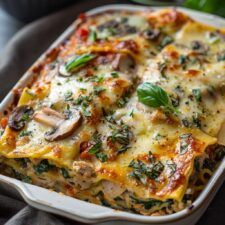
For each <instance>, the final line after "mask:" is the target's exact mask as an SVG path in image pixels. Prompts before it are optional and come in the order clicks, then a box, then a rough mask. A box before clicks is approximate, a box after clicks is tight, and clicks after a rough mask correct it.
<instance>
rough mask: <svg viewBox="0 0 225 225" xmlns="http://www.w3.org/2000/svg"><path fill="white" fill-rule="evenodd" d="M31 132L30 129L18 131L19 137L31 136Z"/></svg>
mask: <svg viewBox="0 0 225 225" xmlns="http://www.w3.org/2000/svg"><path fill="white" fill-rule="evenodd" d="M32 133H33V132H32V131H26V130H23V131H21V132H20V134H19V137H25V136H33V135H32Z"/></svg>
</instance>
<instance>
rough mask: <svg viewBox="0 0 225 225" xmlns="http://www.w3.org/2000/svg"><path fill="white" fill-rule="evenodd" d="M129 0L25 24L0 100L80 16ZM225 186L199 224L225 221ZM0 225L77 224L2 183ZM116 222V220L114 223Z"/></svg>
mask: <svg viewBox="0 0 225 225" xmlns="http://www.w3.org/2000/svg"><path fill="white" fill-rule="evenodd" d="M118 2H119V3H127V2H129V1H113V0H111V1H110V0H107V1H106V0H98V1H91V0H89V1H87V0H83V1H81V2H78V3H76V5H74V6H72V7H70V8H68V9H65V10H63V11H61V12H58V13H55V14H53V15H50V16H48V17H45V18H42V19H40V20H38V21H36V22H33V23H31V24H29V25H27V26H26V27H24V28H23V29H22V30H21V31H20V32H19V33H17V34H16V35H15V36H14V37H13V38H12V39H11V41H9V43H8V45H7V46H6V47H5V50H4V51H3V52H2V53H1V54H0V101H1V100H2V99H3V97H4V96H5V95H6V94H7V93H8V91H9V90H10V89H11V88H12V87H13V85H14V84H15V83H16V82H17V80H18V79H19V78H20V77H21V75H22V74H23V73H24V72H25V71H26V70H27V69H28V68H29V66H30V65H31V64H32V63H33V62H34V61H35V60H36V59H37V58H38V56H39V55H40V54H41V53H42V52H44V50H45V49H47V48H48V46H49V45H50V44H51V43H52V42H53V41H54V40H55V39H56V38H57V36H58V35H59V34H60V33H62V32H63V30H65V28H66V27H67V26H68V25H69V24H71V23H72V22H73V21H74V19H75V17H76V15H77V14H78V13H80V12H81V11H86V10H88V9H90V8H94V7H96V6H98V5H103V4H106V3H118ZM224 199H225V185H223V187H222V188H221V190H220V191H219V193H218V194H217V196H216V198H215V199H214V200H213V202H212V204H211V205H210V207H209V208H208V210H207V212H206V213H205V214H204V216H203V217H202V219H201V220H200V222H198V225H212V224H218V225H220V224H224V220H225V214H224V209H225V201H224ZM0 224H6V225H53V224H54V225H70V224H77V225H81V223H79V222H74V221H71V220H69V219H66V218H62V217H59V216H56V215H52V214H50V213H46V212H43V211H41V210H37V209H34V208H32V207H30V206H28V205H27V204H26V203H25V202H24V201H23V200H22V198H21V197H20V196H19V195H18V194H15V193H14V192H12V191H10V189H9V188H2V185H0ZM111 224H113V222H112V223H111Z"/></svg>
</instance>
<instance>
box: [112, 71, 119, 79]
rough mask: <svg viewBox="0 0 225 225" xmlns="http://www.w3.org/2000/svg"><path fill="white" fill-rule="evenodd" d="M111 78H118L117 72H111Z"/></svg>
mask: <svg viewBox="0 0 225 225" xmlns="http://www.w3.org/2000/svg"><path fill="white" fill-rule="evenodd" d="M111 76H112V77H113V78H117V77H119V74H118V73H117V72H112V73H111Z"/></svg>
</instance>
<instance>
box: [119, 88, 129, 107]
mask: <svg viewBox="0 0 225 225" xmlns="http://www.w3.org/2000/svg"><path fill="white" fill-rule="evenodd" d="M129 97H130V92H126V93H124V95H123V96H122V97H121V98H120V99H119V100H118V101H117V106H118V107H120V108H122V107H124V106H125V105H126V104H127V102H128V101H129Z"/></svg>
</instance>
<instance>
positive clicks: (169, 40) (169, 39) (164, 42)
mask: <svg viewBox="0 0 225 225" xmlns="http://www.w3.org/2000/svg"><path fill="white" fill-rule="evenodd" d="M172 42H173V38H172V37H170V36H166V37H164V38H163V39H162V41H161V43H160V47H161V48H164V47H165V46H166V45H168V44H170V43H172Z"/></svg>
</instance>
